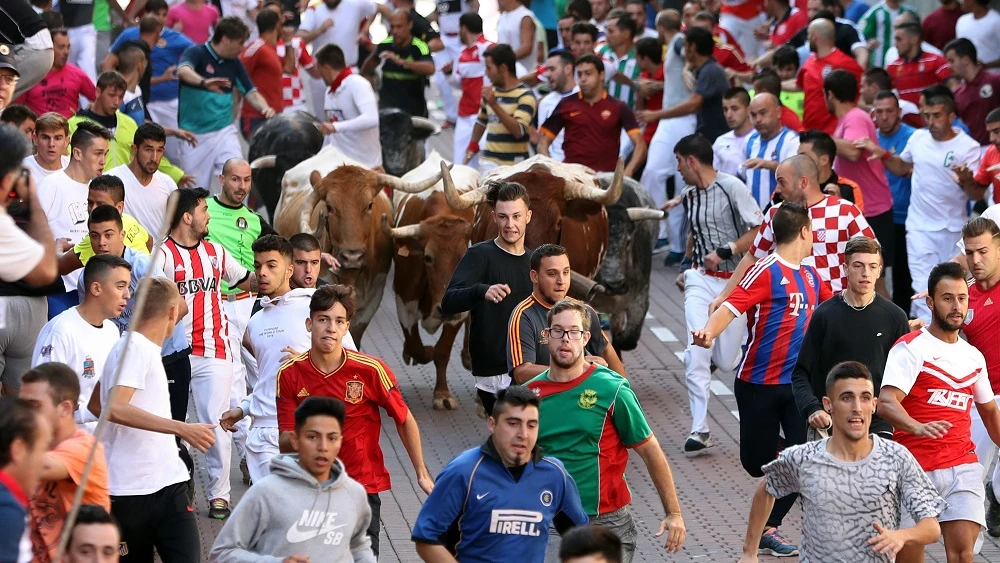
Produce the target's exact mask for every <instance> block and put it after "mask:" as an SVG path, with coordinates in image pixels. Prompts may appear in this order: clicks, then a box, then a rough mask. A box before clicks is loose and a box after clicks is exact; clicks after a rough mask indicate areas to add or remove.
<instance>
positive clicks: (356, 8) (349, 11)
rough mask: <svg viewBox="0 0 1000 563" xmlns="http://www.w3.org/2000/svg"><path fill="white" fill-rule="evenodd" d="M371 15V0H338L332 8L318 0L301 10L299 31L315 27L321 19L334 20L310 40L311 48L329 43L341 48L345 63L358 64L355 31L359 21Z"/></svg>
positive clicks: (372, 10)
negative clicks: (328, 26)
mask: <svg viewBox="0 0 1000 563" xmlns="http://www.w3.org/2000/svg"><path fill="white" fill-rule="evenodd" d="M374 15H375V2H373V1H372V0H341V2H340V4H338V5H337V7H336V8H334V9H333V10H331V9H330V8H328V7H327V5H326V4H325V3H322V2H320V3H319V4H316V5H315V6H311V7H309V9H307V10H306V11H305V12H304V13H303V14H302V23H301V24H299V29H300V30H302V31H315V30H317V29H319V27H320V26H321V25H322V24H323V22H324V21H326V20H328V19H332V20H333V21H334V22H335V23H334V25H333V26H331V27H330V28H329V29H327V30H326V31H324V32H323V33H321V34H319V36H318V37H316V39H313V42H312V52H313V53H315V52H317V51H319V50H320V48H321V47H323V46H325V45H329V44H330V43H333V44H334V45H336V46H338V47H340V48H341V49H342V50H343V51H344V60H345V62H346V63H347V66H357V64H358V32H359V30H360V29H361V22H363V21H365V20H366V19H368V18H370V17H372V16H374Z"/></svg>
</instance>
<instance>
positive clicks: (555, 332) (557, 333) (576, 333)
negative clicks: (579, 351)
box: [545, 327, 584, 340]
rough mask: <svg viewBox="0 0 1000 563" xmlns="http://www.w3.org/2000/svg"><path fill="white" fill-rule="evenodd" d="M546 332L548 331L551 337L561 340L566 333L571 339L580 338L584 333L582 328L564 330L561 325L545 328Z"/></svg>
mask: <svg viewBox="0 0 1000 563" xmlns="http://www.w3.org/2000/svg"><path fill="white" fill-rule="evenodd" d="M545 332H547V333H548V335H549V337H551V338H554V339H556V340H561V339H562V337H563V336H564V335H565V336H566V337H567V338H569V339H570V340H580V339H581V338H583V333H584V331H582V330H564V329H561V328H559V327H556V328H547V329H545Z"/></svg>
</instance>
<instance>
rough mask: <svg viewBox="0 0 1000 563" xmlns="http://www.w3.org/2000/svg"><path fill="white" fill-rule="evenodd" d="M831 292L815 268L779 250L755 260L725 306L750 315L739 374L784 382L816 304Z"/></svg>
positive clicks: (758, 380)
mask: <svg viewBox="0 0 1000 563" xmlns="http://www.w3.org/2000/svg"><path fill="white" fill-rule="evenodd" d="M832 296H833V294H832V292H831V291H830V287H829V285H828V284H827V283H826V282H825V281H823V280H822V279H821V278H820V277H819V274H818V273H817V272H816V269H815V268H813V267H812V266H806V265H799V266H794V265H792V264H789V263H788V262H786V261H785V260H783V259H782V258H781V257H780V256H778V255H777V254H771V255H770V256H768V257H766V258H762V259H760V260H758V261H757V263H756V264H754V266H753V267H752V268H750V269H749V270H747V273H746V274H745V275H744V276H743V279H742V280H741V281H740V284H739V285H738V286H737V287H736V290H735V291H733V294H732V295H730V296H729V299H727V300H726V302H725V303H723V304H722V306H723V307H726V308H727V309H729V310H730V311H731V312H732V313H733V314H734V315H736V316H737V317H739V316H740V315H742V314H743V313H746V314H747V343H746V345H745V346H744V348H743V350H744V352H743V361H742V362H741V363H740V367H739V369H738V371H737V373H738V374H739V375H738V377H739V378H740V379H741V380H742V381H746V382H747V383H757V384H761V385H784V384H790V383H791V382H792V369H793V368H794V367H795V360H796V359H798V357H799V349H800V348H801V347H802V339H803V338H804V337H805V334H806V327H807V326H809V319H810V318H812V313H813V310H815V309H816V306H817V305H819V304H820V303H822V302H823V301H826V300H827V299H829V298H830V297H832Z"/></svg>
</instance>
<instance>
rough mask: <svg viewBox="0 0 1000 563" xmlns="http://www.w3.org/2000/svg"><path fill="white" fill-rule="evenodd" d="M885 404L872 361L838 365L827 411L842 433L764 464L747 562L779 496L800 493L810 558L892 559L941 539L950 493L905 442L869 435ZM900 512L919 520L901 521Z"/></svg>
mask: <svg viewBox="0 0 1000 563" xmlns="http://www.w3.org/2000/svg"><path fill="white" fill-rule="evenodd" d="M877 403H878V399H876V398H875V387H874V385H873V384H872V375H871V373H869V372H868V368H866V367H865V366H864V364H860V363H858V362H843V363H840V364H837V365H836V366H834V367H833V369H832V370H830V373H829V375H828V376H827V377H826V390H825V391H824V396H823V412H825V413H827V415H828V416H829V417H830V419H831V421H832V422H831V425H832V426H833V427H834V432H833V433H832V434H831V435H830V437H829V438H825V439H823V440H820V441H816V442H810V443H808V444H805V445H801V446H793V447H791V448H788V449H786V450H785V451H783V452H781V455H779V456H778V459H777V460H775V461H772V462H771V463H768V464H767V465H765V466H764V467H763V471H764V479H763V480H761V482H760V484H759V485H758V486H757V491H756V492H755V493H754V496H753V503H752V504H751V507H750V517H749V522H747V536H746V541H745V543H744V544H743V557H741V558H740V563H753V562H755V561H757V544H758V539H757V538H759V537H760V534H761V532H763V531H764V525H765V521H766V520H767V515H768V513H770V512H771V508H772V507H773V506H774V503H775V498H781V497H786V496H788V495H791V494H793V493H798V494H799V495H801V496H802V513H803V524H802V553H801V554H800V558H801V560H802V561H835V560H840V561H844V560H851V561H885V560H889V561H892V559H893V557H895V556H896V555H897V554H898V553H899V551H900V549H902V548H903V547H904V546H921V547H922V546H924V545H926V544H929V543H933V542H935V541H937V539H938V536H940V534H941V528H940V527H939V526H938V522H937V516H938V515H939V514H941V512H942V511H943V510H944V507H945V502H944V499H942V498H941V497H940V495H938V493H937V490H936V489H934V486H933V485H932V484H931V482H930V480H929V479H928V478H927V475H925V474H924V472H923V471H921V470H920V466H919V465H918V464H917V460H915V459H914V458H913V455H911V454H910V452H909V451H908V450H907V449H906V448H905V447H903V446H901V445H899V444H897V443H895V442H893V441H891V440H887V439H884V438H881V437H879V436H878V435H877V434H869V429H870V424H871V421H872V417H873V416H875V405H876V404H877ZM900 513H903V514H905V515H908V516H909V517H910V518H912V519H913V520H914V521H916V522H917V524H916V525H914V526H909V527H901V526H900ZM847 515H850V516H849V517H845V516H847ZM873 532H874V535H873Z"/></svg>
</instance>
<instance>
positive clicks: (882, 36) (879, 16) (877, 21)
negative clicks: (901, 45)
mask: <svg viewBox="0 0 1000 563" xmlns="http://www.w3.org/2000/svg"><path fill="white" fill-rule="evenodd" d="M903 12H911V13H912V14H913V15H915V16H918V18H919V14H917V12H916V10H914V9H913V8H912V7H910V6H908V5H906V4H900V6H899V8H897V9H895V10H894V9H892V8H891V7H889V5H888V4H886V2H885V0H882V1H881V2H879V3H878V4H875V5H874V6H872V7H871V8H869V9H868V11H867V12H865V15H863V16H861V19H860V20H859V21H858V27H860V28H861V31H862V33H864V35H865V39H867V40H869V41H870V40H872V39H875V40H877V41H878V45H876V46H875V48H874V49H872V55H871V61H869V66H870V67H877V66H878V67H883V68H884V67H885V65H886V63H887V62H892V61H886V60H885V54H886V52H887V51H888V50H889V47H892V45H893V39H892V33H893V25H892V21H893V20H894V19H896V17H897V16H899V14H901V13H903Z"/></svg>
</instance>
